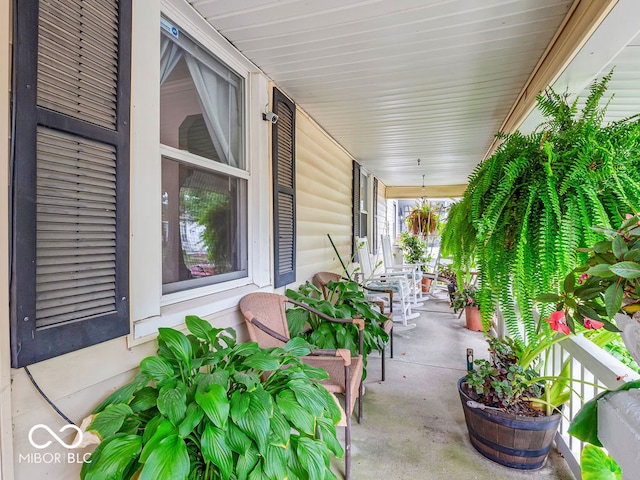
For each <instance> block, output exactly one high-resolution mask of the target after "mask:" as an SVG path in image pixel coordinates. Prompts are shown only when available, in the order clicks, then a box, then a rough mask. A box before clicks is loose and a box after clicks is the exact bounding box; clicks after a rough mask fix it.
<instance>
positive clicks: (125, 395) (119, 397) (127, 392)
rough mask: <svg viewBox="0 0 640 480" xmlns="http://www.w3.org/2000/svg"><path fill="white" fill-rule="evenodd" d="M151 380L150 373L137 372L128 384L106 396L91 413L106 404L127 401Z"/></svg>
mask: <svg viewBox="0 0 640 480" xmlns="http://www.w3.org/2000/svg"><path fill="white" fill-rule="evenodd" d="M150 380H151V378H150V375H148V374H146V373H144V372H141V373H138V374H137V375H136V376H135V378H134V379H133V381H131V382H129V383H128V384H126V385H124V386H122V387H120V388H119V389H118V390H116V391H115V392H113V393H112V394H111V395H109V396H108V397H107V398H105V399H104V400H103V401H102V402H101V403H100V405H98V406H97V407H96V408H95V409H94V410H93V412H92V413H98V412H101V411H102V410H104V409H105V408H106V407H107V405H112V404H114V403H128V402H129V400H130V399H131V397H132V396H133V394H134V393H135V392H137V391H138V390H140V389H141V388H143V387H144V386H145V385H146V384H147V383H149V381H150Z"/></svg>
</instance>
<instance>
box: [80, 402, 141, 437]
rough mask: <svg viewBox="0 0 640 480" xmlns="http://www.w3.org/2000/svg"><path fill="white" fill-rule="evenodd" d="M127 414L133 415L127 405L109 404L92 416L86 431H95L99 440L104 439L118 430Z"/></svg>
mask: <svg viewBox="0 0 640 480" xmlns="http://www.w3.org/2000/svg"><path fill="white" fill-rule="evenodd" d="M129 415H133V410H131V407H130V406H129V405H127V404H125V403H118V404H115V405H109V406H107V408H105V409H104V410H103V411H102V412H100V413H98V414H97V415H96V416H95V417H94V418H93V421H92V422H91V424H90V425H89V426H88V427H87V431H90V432H95V433H96V435H98V437H99V438H100V440H104V439H105V438H107V437H110V436H111V435H114V434H115V433H116V432H117V431H118V430H120V427H122V424H123V423H124V421H125V419H126V418H127V417H128V416H129Z"/></svg>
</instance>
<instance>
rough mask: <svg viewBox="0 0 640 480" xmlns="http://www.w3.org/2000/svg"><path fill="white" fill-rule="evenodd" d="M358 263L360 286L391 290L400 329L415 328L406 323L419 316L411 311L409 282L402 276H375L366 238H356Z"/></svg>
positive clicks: (371, 296) (412, 324)
mask: <svg viewBox="0 0 640 480" xmlns="http://www.w3.org/2000/svg"><path fill="white" fill-rule="evenodd" d="M357 245H358V263H359V265H360V274H361V275H362V277H363V280H362V282H361V283H362V285H364V286H365V287H367V288H370V289H376V290H392V291H393V302H394V303H395V304H396V306H397V307H399V308H398V309H396V312H399V313H400V320H401V322H402V329H403V330H408V329H411V328H415V326H416V324H415V323H408V320H411V319H414V318H418V317H419V316H420V314H419V313H418V312H412V311H411V306H412V305H411V289H410V288H409V282H407V279H406V276H405V275H404V274H399V275H398V274H391V273H386V274H382V275H376V274H375V268H376V267H375V266H374V265H373V263H372V261H371V255H370V254H369V244H368V242H367V239H366V238H358V239H357ZM368 297H369V298H372V299H374V300H379V298H376V295H368Z"/></svg>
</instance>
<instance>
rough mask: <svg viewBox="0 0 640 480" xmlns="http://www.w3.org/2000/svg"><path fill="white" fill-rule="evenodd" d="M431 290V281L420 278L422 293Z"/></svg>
mask: <svg viewBox="0 0 640 480" xmlns="http://www.w3.org/2000/svg"><path fill="white" fill-rule="evenodd" d="M430 288H431V279H430V278H425V277H422V293H427V292H428V291H429V289H430Z"/></svg>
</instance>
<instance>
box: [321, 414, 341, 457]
mask: <svg viewBox="0 0 640 480" xmlns="http://www.w3.org/2000/svg"><path fill="white" fill-rule="evenodd" d="M317 422H318V429H319V430H320V438H322V441H323V442H324V443H325V444H326V445H327V448H328V449H329V450H330V451H331V452H332V453H333V454H334V455H335V456H336V457H338V458H341V457H342V456H343V455H344V449H343V448H342V445H341V444H340V442H339V441H338V437H337V436H336V426H335V424H334V423H333V421H332V420H331V419H330V418H324V417H323V418H318V419H317Z"/></svg>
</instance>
